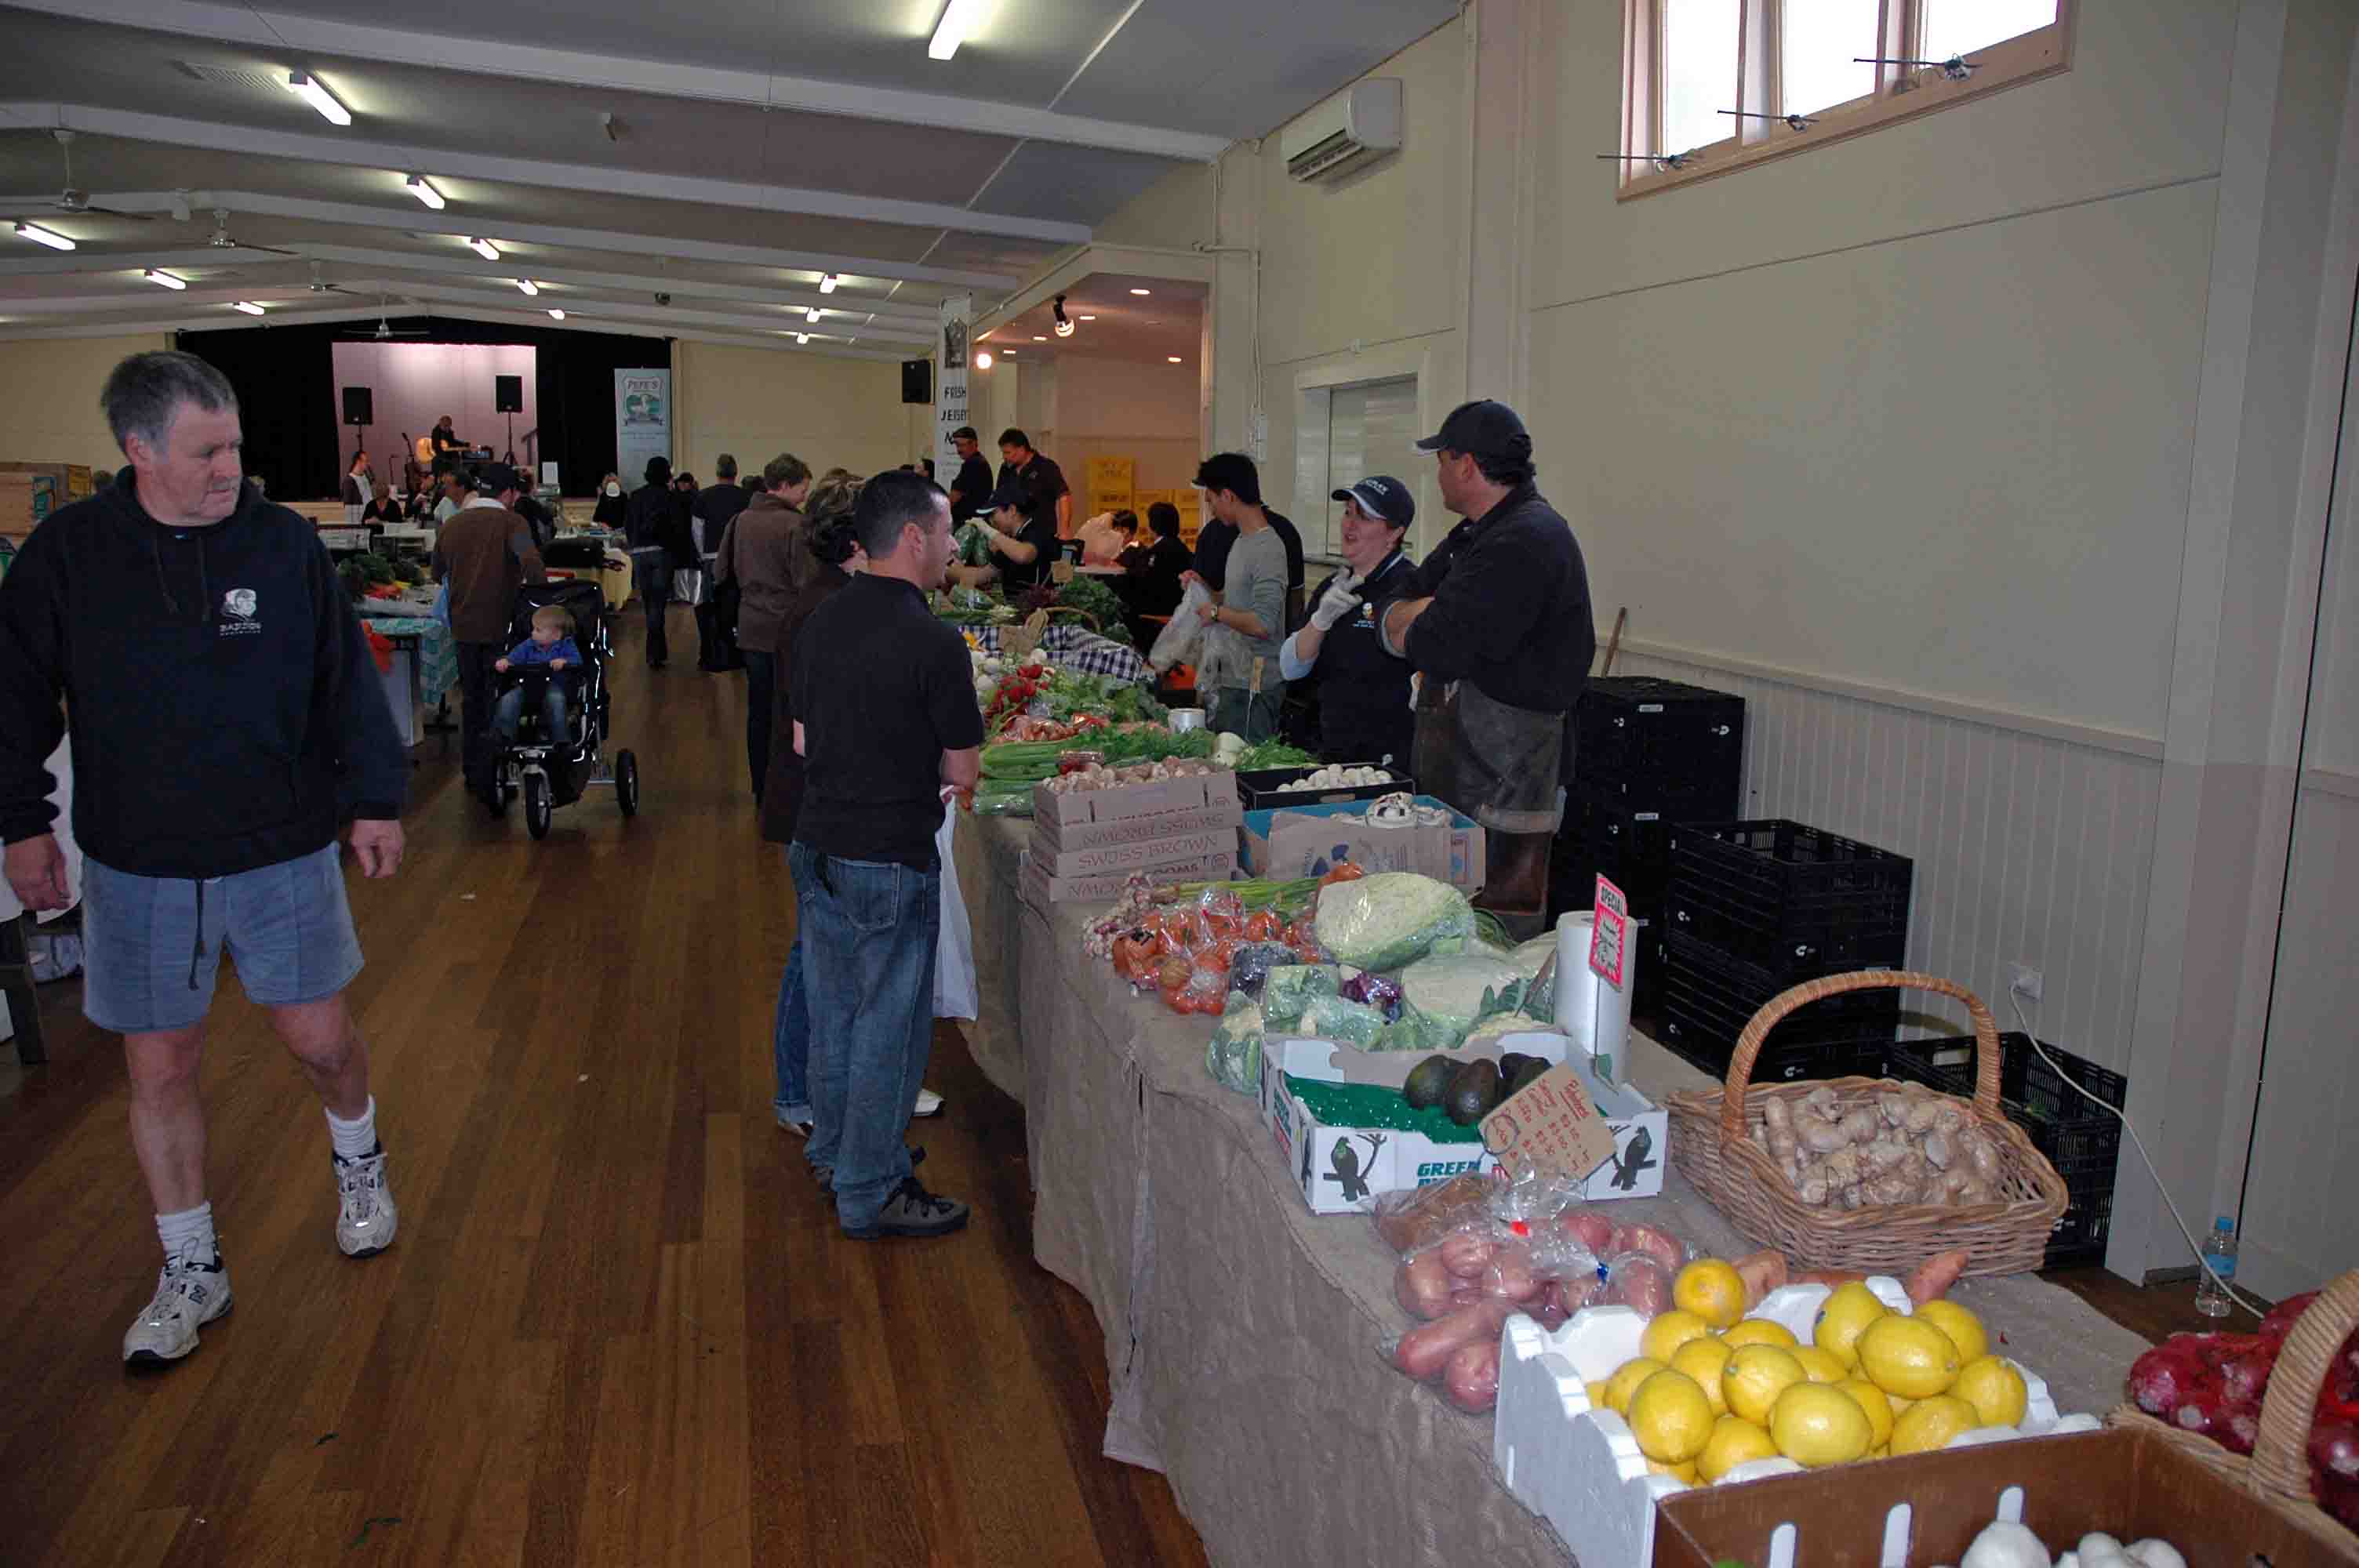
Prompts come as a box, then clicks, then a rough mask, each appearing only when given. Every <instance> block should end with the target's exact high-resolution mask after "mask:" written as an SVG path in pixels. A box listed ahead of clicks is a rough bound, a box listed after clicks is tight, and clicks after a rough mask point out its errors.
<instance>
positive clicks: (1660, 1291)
mask: <svg viewBox="0 0 2359 1568" xmlns="http://www.w3.org/2000/svg"><path fill="white" fill-rule="evenodd" d="M1607 1268H1608V1271H1609V1273H1608V1277H1607V1279H1606V1281H1605V1292H1604V1297H1605V1299H1606V1300H1607V1301H1610V1302H1618V1303H1621V1304H1622V1305H1624V1306H1625V1307H1628V1308H1629V1309H1630V1310H1631V1311H1633V1312H1635V1313H1636V1314H1638V1315H1639V1316H1641V1317H1653V1316H1654V1315H1655V1314H1657V1313H1659V1312H1661V1311H1663V1310H1664V1309H1665V1308H1666V1307H1669V1305H1670V1304H1671V1271H1669V1269H1666V1268H1665V1267H1663V1260H1661V1259H1659V1258H1658V1257H1656V1256H1654V1254H1652V1253H1650V1252H1625V1253H1624V1254H1623V1255H1622V1256H1621V1257H1619V1258H1616V1259H1614V1261H1613V1262H1612V1263H1610V1264H1608V1265H1607Z"/></svg>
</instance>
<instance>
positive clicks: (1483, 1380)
mask: <svg viewBox="0 0 2359 1568" xmlns="http://www.w3.org/2000/svg"><path fill="white" fill-rule="evenodd" d="M1441 1390H1442V1392H1443V1393H1445V1394H1447V1395H1448V1396H1449V1398H1450V1402H1451V1404H1453V1405H1456V1406H1457V1407H1458V1408H1459V1409H1460V1410H1462V1411H1466V1412H1468V1413H1469V1414H1471V1415H1480V1414H1481V1413H1482V1412H1483V1411H1486V1410H1489V1409H1490V1408H1491V1407H1492V1406H1494V1405H1495V1404H1497V1403H1498V1402H1499V1340H1498V1336H1496V1335H1494V1336H1492V1337H1490V1338H1489V1339H1478V1340H1476V1341H1474V1342H1473V1343H1472V1344H1470V1345H1462V1346H1459V1347H1458V1349H1457V1350H1455V1351H1453V1352H1451V1357H1450V1360H1449V1363H1448V1364H1447V1365H1446V1366H1444V1367H1443V1368H1442V1371H1441Z"/></svg>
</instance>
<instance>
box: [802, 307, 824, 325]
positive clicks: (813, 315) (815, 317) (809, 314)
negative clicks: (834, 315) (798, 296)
mask: <svg viewBox="0 0 2359 1568" xmlns="http://www.w3.org/2000/svg"><path fill="white" fill-rule="evenodd" d="M819 317H820V309H819V307H818V306H816V305H814V306H812V307H811V308H810V309H808V310H806V311H804V312H803V319H804V320H806V321H808V322H810V324H811V325H812V326H814V327H816V326H818V325H819Z"/></svg>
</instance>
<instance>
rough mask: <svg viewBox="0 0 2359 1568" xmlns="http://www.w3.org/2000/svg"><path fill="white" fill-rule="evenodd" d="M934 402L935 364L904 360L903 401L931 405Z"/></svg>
mask: <svg viewBox="0 0 2359 1568" xmlns="http://www.w3.org/2000/svg"><path fill="white" fill-rule="evenodd" d="M933 400H934V362H933V361H931V360H903V361H902V362H901V401H902V402H904V403H931V402H932V401H933Z"/></svg>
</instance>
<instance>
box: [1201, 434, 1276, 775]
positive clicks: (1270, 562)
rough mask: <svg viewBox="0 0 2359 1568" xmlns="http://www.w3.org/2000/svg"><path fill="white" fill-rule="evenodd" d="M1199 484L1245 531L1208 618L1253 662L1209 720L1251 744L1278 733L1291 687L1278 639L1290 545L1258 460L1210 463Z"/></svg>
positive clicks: (1210, 507)
mask: <svg viewBox="0 0 2359 1568" xmlns="http://www.w3.org/2000/svg"><path fill="white" fill-rule="evenodd" d="M1196 483H1197V484H1198V485H1199V486H1200V487H1201V488H1202V490H1203V492H1204V503H1205V509H1206V510H1207V511H1209V512H1211V513H1212V515H1213V517H1214V518H1216V519H1217V520H1219V521H1220V522H1222V523H1225V524H1229V525H1230V526H1232V527H1234V528H1235V529H1236V531H1237V538H1236V543H1235V544H1234V545H1233V546H1230V549H1229V558H1228V566H1227V572H1226V575H1225V579H1224V584H1223V589H1222V593H1221V602H1220V603H1218V604H1207V605H1205V606H1204V608H1203V611H1202V614H1203V617H1204V620H1205V622H1207V623H1212V622H1218V623H1219V624H1221V625H1223V626H1226V627H1228V628H1229V629H1230V630H1231V631H1233V632H1235V633H1238V634H1239V635H1240V636H1242V637H1243V638H1244V639H1245V649H1246V653H1247V654H1248V657H1249V659H1250V661H1251V662H1250V663H1249V664H1248V666H1247V668H1246V669H1245V671H1244V672H1243V674H1242V676H1241V678H1239V679H1238V680H1237V681H1236V683H1235V684H1234V685H1228V686H1223V687H1222V688H1220V689H1218V690H1216V691H1214V692H1212V694H1211V697H1212V701H1211V704H1210V707H1211V709H1212V711H1211V713H1210V715H1209V718H1210V720H1211V723H1212V728H1213V729H1214V730H1228V731H1232V732H1234V733H1236V734H1239V735H1242V736H1244V737H1245V739H1246V741H1266V740H1268V739H1269V738H1270V737H1271V736H1272V735H1274V734H1276V733H1277V707H1278V698H1279V694H1280V693H1281V691H1282V690H1283V688H1284V687H1285V684H1286V679H1285V676H1283V675H1282V674H1280V673H1279V670H1278V642H1279V640H1280V639H1281V638H1282V637H1284V636H1285V634H1286V585H1287V575H1288V565H1287V557H1286V542H1285V541H1284V540H1283V539H1281V538H1280V537H1279V536H1278V535H1277V530H1276V529H1274V528H1272V527H1271V526H1270V523H1269V515H1268V514H1267V513H1266V511H1265V510H1264V509H1263V507H1262V504H1261V486H1260V483H1259V479H1258V476H1257V475H1256V472H1255V470H1254V463H1253V460H1252V459H1251V458H1249V457H1246V456H1245V454H1244V453H1242V452H1221V453H1218V454H1216V455H1214V456H1212V457H1210V458H1207V459H1205V460H1204V461H1203V463H1202V465H1201V467H1199V468H1198V469H1197V470H1196ZM1248 497H1250V499H1247V498H1248ZM1256 676H1257V677H1258V678H1256Z"/></svg>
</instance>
